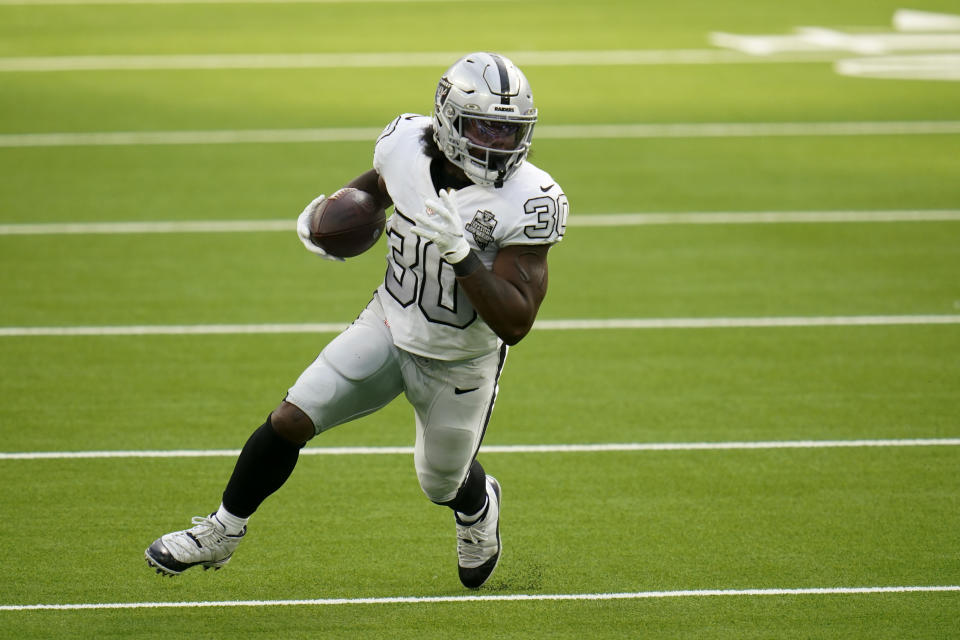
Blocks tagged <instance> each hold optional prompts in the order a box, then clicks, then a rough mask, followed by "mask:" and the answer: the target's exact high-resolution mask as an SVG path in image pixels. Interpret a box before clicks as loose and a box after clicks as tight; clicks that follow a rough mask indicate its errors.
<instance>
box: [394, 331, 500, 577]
mask: <svg viewBox="0 0 960 640" xmlns="http://www.w3.org/2000/svg"><path fill="white" fill-rule="evenodd" d="M505 356H506V348H504V350H503V351H502V352H500V353H499V354H491V355H490V356H489V357H484V358H478V359H476V360H473V361H470V362H467V363H442V362H436V361H424V360H423V359H419V358H416V357H413V358H411V359H410V363H409V365H407V367H406V371H405V377H406V379H407V396H408V398H410V400H411V402H412V403H413V404H414V407H415V408H416V416H417V440H416V446H415V448H414V463H415V464H416V467H417V477H418V479H419V481H420V486H421V488H422V489H423V491H424V493H425V494H426V495H427V497H428V498H430V499H431V500H432V501H433V502H435V503H437V504H440V505H444V506H448V507H450V508H451V509H453V511H454V513H455V523H456V531H457V554H458V564H459V575H460V581H461V582H462V583H463V584H464V586H467V587H470V588H477V587H479V586H481V585H482V584H483V583H484V582H486V580H487V579H488V578H489V577H490V574H491V573H492V572H493V570H494V568H496V566H497V563H498V562H499V559H500V550H501V541H500V528H499V522H500V485H499V483H498V482H497V480H496V479H495V478H494V477H492V476H488V475H486V473H485V471H484V469H483V467H482V466H481V465H480V463H479V462H478V461H477V460H476V453H477V451H478V449H479V447H480V442H481V441H482V439H483V435H484V432H485V430H486V427H487V423H488V421H489V419H490V415H491V412H492V410H493V405H494V401H495V400H496V396H497V391H498V387H497V381H498V378H499V375H500V371H501V370H502V367H503V361H504V358H505Z"/></svg>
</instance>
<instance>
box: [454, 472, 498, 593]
mask: <svg viewBox="0 0 960 640" xmlns="http://www.w3.org/2000/svg"><path fill="white" fill-rule="evenodd" d="M454 518H455V519H456V523H457V557H458V564H459V565H460V582H461V583H463V586H465V587H467V588H469V589H477V588H479V587H480V586H481V585H483V583H484V582H486V581H487V578H489V577H490V574H491V573H493V570H494V569H496V568H497V563H498V562H499V561H500V550H501V548H502V546H501V544H500V483H499V482H497V479H496V478H494V477H493V476H487V508H486V511H485V512H484V514H483V516H482V517H481V518H480V519H479V520H477V521H476V522H474V523H472V524H464V523H462V522H461V521H460V519H459V518H457V517H456V516H454Z"/></svg>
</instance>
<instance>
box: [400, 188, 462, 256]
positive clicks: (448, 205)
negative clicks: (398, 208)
mask: <svg viewBox="0 0 960 640" xmlns="http://www.w3.org/2000/svg"><path fill="white" fill-rule="evenodd" d="M439 195H440V200H442V203H440V202H437V201H436V200H426V201H425V202H424V204H425V205H427V210H426V211H423V212H420V213H416V214H414V216H413V220H414V222H415V224H414V227H413V228H412V229H411V231H413V232H414V233H415V234H417V235H418V236H420V237H421V238H425V239H427V240H430V241H431V242H433V244H435V245H437V248H438V249H440V255H442V256H443V259H444V260H446V261H447V262H449V263H450V264H456V263H458V262H460V261H461V260H463V259H464V258H466V257H467V254H468V253H470V245H468V244H467V241H466V239H465V238H464V237H463V223H462V222H461V221H460V212H459V210H458V209H457V201H456V199H455V198H454V193H453V191H448V190H446V189H443V190H441V191H440V193H439Z"/></svg>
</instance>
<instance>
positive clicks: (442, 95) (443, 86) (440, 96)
mask: <svg viewBox="0 0 960 640" xmlns="http://www.w3.org/2000/svg"><path fill="white" fill-rule="evenodd" d="M452 87H453V85H452V84H450V83H449V82H447V79H446V78H441V79H440V84H438V85H437V95H436V96H435V97H434V103H435V104H436V105H437V106H440V107H442V106H443V103H444V102H446V101H447V96H448V95H450V89H451V88H452Z"/></svg>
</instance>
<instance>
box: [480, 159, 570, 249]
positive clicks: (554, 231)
mask: <svg viewBox="0 0 960 640" xmlns="http://www.w3.org/2000/svg"><path fill="white" fill-rule="evenodd" d="M543 175H544V176H546V175H547V174H543ZM540 182H546V184H545V185H543V184H539V183H540ZM534 184H535V185H536V186H535V187H534V188H532V189H531V188H529V187H527V188H525V189H523V192H521V193H519V194H518V197H515V198H514V199H513V201H514V202H517V203H522V204H520V212H519V216H518V217H517V218H516V219H514V221H513V222H514V224H509V225H505V226H504V228H503V231H502V235H501V237H500V238H498V244H499V245H500V246H508V245H513V244H526V245H530V244H550V245H552V244H556V243H558V242H560V241H561V240H563V234H564V233H565V232H566V229H567V215H568V214H569V211H570V205H569V203H568V202H567V196H566V195H565V194H564V193H563V190H562V189H561V188H560V186H559V185H557V184H556V183H555V182H552V181H551V180H549V176H547V180H539V181H537V182H536V183H534ZM544 187H548V188H546V189H544ZM513 206H516V205H513Z"/></svg>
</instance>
